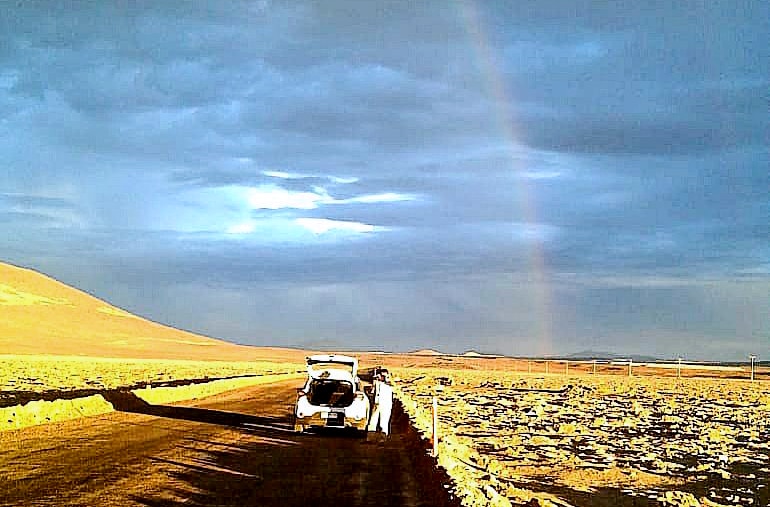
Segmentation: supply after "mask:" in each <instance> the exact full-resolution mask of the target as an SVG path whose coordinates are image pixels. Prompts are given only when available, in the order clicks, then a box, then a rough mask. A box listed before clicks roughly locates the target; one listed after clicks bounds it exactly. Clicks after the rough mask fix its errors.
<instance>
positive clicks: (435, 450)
mask: <svg viewBox="0 0 770 507" xmlns="http://www.w3.org/2000/svg"><path fill="white" fill-rule="evenodd" d="M433 457H434V458H435V457H438V400H436V397H435V396H434V397H433Z"/></svg>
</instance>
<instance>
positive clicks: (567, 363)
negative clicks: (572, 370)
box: [564, 361, 569, 375]
mask: <svg viewBox="0 0 770 507" xmlns="http://www.w3.org/2000/svg"><path fill="white" fill-rule="evenodd" d="M564 374H565V375H569V361H564Z"/></svg>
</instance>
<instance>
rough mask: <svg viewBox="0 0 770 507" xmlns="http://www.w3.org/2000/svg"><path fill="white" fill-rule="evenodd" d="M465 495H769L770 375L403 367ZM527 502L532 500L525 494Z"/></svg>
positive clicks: (666, 500) (421, 422)
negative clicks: (435, 415)
mask: <svg viewBox="0 0 770 507" xmlns="http://www.w3.org/2000/svg"><path fill="white" fill-rule="evenodd" d="M396 373H397V374H398V375H399V376H400V381H399V382H398V392H399V397H400V398H401V399H402V401H403V403H404V406H405V408H406V410H407V412H409V413H410V415H411V416H412V418H413V419H414V420H415V422H416V425H417V426H418V428H419V429H420V430H422V431H423V433H424V434H425V435H426V436H428V437H430V436H431V433H432V429H431V428H432V426H431V422H432V416H431V405H432V398H433V396H434V395H435V396H436V397H437V403H438V408H439V409H438V412H439V431H438V434H439V435H440V444H439V462H440V463H441V464H442V465H443V466H444V467H446V468H447V470H448V471H449V472H450V475H451V476H452V477H453V478H454V479H455V480H456V481H457V484H458V491H457V492H458V494H459V495H460V496H462V497H463V502H464V504H465V505H478V506H482V505H509V503H512V504H514V505H517V504H524V503H526V502H528V501H532V499H537V501H538V502H539V503H538V505H607V506H611V505H629V506H630V505H658V504H663V505H746V506H749V505H767V502H768V491H767V488H768V485H769V484H770V448H769V447H768V445H767V442H768V440H770V386H769V385H768V384H767V383H766V382H750V381H747V380H727V379H694V378H687V379H677V378H656V377H631V378H628V377H623V376H611V375H590V374H581V375H575V376H568V375H557V374H550V375H542V374H526V373H506V372H502V371H474V370H458V369H435V368H431V369H415V368H411V369H397V370H396ZM527 505H531V504H527Z"/></svg>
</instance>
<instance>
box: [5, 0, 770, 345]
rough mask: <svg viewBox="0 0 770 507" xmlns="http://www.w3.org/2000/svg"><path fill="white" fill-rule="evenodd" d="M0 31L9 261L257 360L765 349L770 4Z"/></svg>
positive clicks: (194, 13) (62, 9)
mask: <svg viewBox="0 0 770 507" xmlns="http://www.w3.org/2000/svg"><path fill="white" fill-rule="evenodd" d="M104 20H109V23H106V22H105V21H104ZM0 31H2V33H3V34H4V43H3V45H2V46H0V69H2V70H0V157H2V160H3V165H4V167H5V169H4V170H3V171H0V250H1V251H3V252H5V253H4V254H3V258H4V259H6V260H9V261H12V262H15V263H19V264H23V265H30V266H33V267H37V268H39V269H42V270H44V271H46V272H48V273H50V274H52V275H54V276H55V277H57V278H59V279H62V280H64V281H67V282H70V283H73V284H75V285H78V286H80V287H83V288H85V289H87V290H89V291H92V292H94V293H96V294H98V295H100V296H103V297H105V298H107V299H109V300H110V301H112V302H114V303H115V304H118V305H120V306H123V307H126V308H128V309H130V310H134V311H137V312H139V313H141V314H143V315H146V316H148V317H150V318H154V319H157V320H161V321H163V322H167V323H170V324H173V325H177V326H180V327H183V328H186V329H191V330H195V331H199V332H204V333H208V334H212V335H216V336H219V337H223V338H229V339H233V340H236V341H240V342H244V343H258V344H289V345H300V346H314V344H317V345H324V344H327V345H330V346H335V347H340V348H347V347H361V348H380V349H388V350H395V349H410V348H422V347H423V346H432V347H436V348H442V349H445V350H448V351H463V350H466V349H471V348H473V349H482V350H486V351H499V352H504V353H508V354H544V353H569V352H573V351H577V350H583V349H586V348H594V349H602V350H606V349H611V350H613V351H616V352H619V353H625V352H628V353H655V354H659V355H668V356H674V355H677V354H684V355H685V357H687V356H696V355H697V356H699V357H703V358H713V359H716V358H724V359H734V358H743V357H744V356H746V354H748V353H750V352H754V353H760V354H761V348H762V347H766V345H767V336H768V332H770V317H768V315H770V312H768V299H769V298H767V294H768V293H770V199H769V198H768V190H767V189H769V188H770V171H768V167H770V164H769V162H770V157H769V156H768V153H770V150H769V149H768V147H769V145H770V116H768V114H767V111H768V106H769V105H770V95H769V94H768V90H770V78H768V76H770V64H769V63H768V62H770V49H769V46H768V45H767V44H766V43H765V42H766V41H767V40H768V36H770V6H768V4H767V2H762V1H746V2H738V3H736V2H728V1H724V2H722V1H712V2H706V3H703V2H678V3H675V4H673V5H670V2H646V3H644V4H643V5H642V4H639V5H633V6H629V5H626V4H614V3H605V2H589V3H585V4H582V5H581V4H580V3H575V2H566V1H561V0H547V1H541V2H518V1H517V2H499V3H493V2H477V1H474V0H457V1H453V2H449V3H447V2H432V1H424V2H392V3H388V4H387V6H384V5H378V4H374V3H367V2H353V1H324V2H315V1H299V2H277V1H266V0H262V1H231V2H218V3H216V4H211V3H210V2H186V3H185V4H184V6H172V5H165V4H163V3H157V2H136V3H133V4H131V5H122V4H113V3H110V2H100V3H87V2H84V3H77V4H76V5H75V6H70V5H67V6H64V5H56V4H50V3H35V2H22V3H19V4H14V6H13V7H9V8H7V9H2V10H0ZM191 301H194V302H195V304H190V302H191ZM696 351H697V352H696Z"/></svg>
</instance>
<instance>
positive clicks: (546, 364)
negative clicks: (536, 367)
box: [545, 359, 548, 373]
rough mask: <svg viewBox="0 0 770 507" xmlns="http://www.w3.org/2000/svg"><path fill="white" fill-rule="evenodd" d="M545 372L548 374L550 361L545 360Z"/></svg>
mask: <svg viewBox="0 0 770 507" xmlns="http://www.w3.org/2000/svg"><path fill="white" fill-rule="evenodd" d="M545 372H546V373H548V359H546V360H545Z"/></svg>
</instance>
